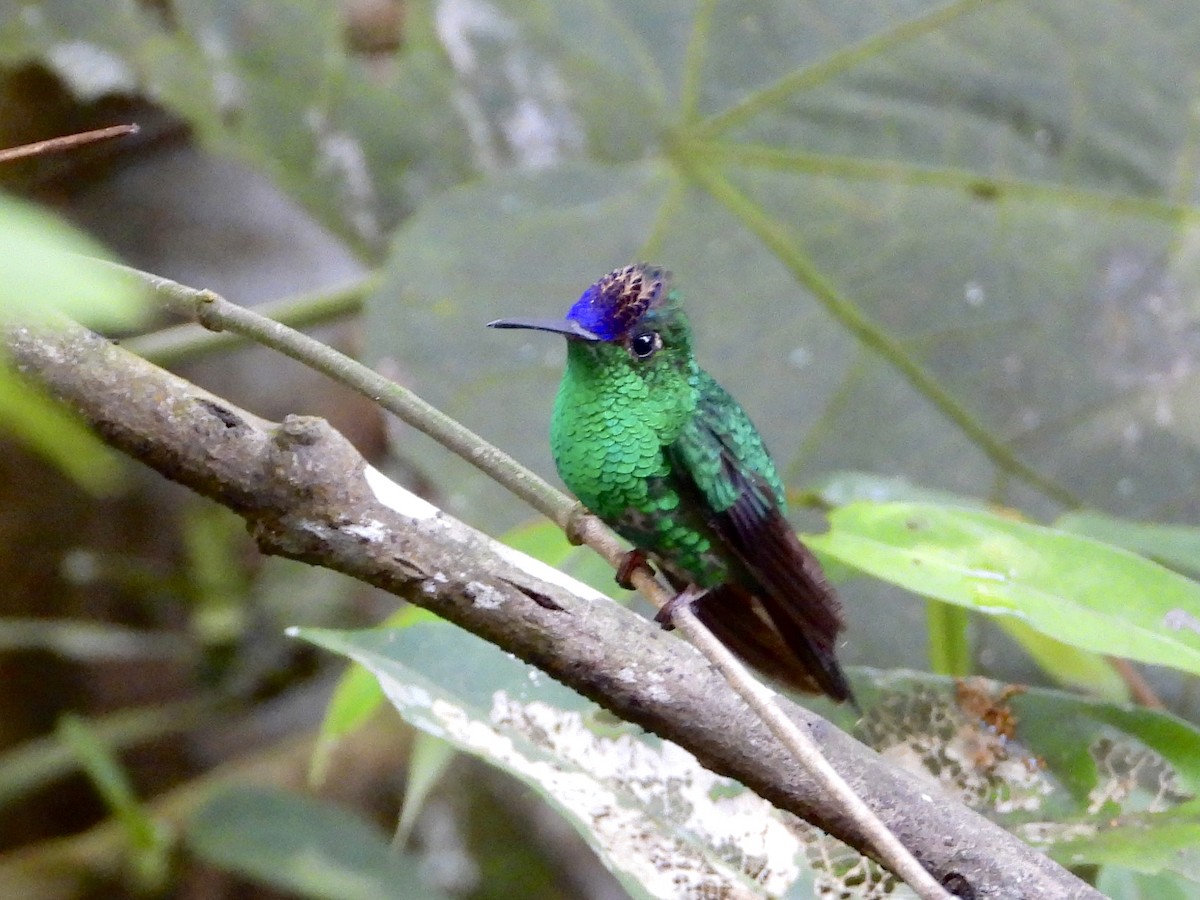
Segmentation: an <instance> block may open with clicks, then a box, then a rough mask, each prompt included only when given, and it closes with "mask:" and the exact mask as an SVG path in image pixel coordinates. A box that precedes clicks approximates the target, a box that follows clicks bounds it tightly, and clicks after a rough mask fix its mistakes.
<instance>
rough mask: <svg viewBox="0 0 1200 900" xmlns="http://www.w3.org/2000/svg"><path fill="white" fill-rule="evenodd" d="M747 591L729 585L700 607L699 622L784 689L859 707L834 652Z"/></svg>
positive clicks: (698, 604)
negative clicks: (847, 702)
mask: <svg viewBox="0 0 1200 900" xmlns="http://www.w3.org/2000/svg"><path fill="white" fill-rule="evenodd" d="M772 605H773V604H772V603H771V601H770V600H767V601H766V602H764V601H763V600H762V599H760V598H759V597H756V596H755V595H753V594H751V593H750V592H749V591H747V590H745V589H744V588H741V587H739V586H738V585H734V584H725V585H722V586H721V587H718V588H714V589H713V590H711V591H709V592H708V593H707V594H705V595H704V596H703V597H702V598H701V599H700V600H698V601H697V602H696V605H695V610H696V615H697V617H698V618H699V619H700V620H701V621H702V622H703V623H704V624H705V625H706V626H707V627H708V629H709V630H710V631H711V632H712V633H713V634H714V635H715V636H716V637H717V638H718V639H719V640H720V641H721V642H722V643H723V644H725V646H727V647H728V648H729V649H730V650H732V651H733V652H734V654H736V655H737V656H738V657H740V658H741V659H742V660H744V661H745V662H746V663H748V664H749V665H750V666H752V667H754V668H755V669H757V670H758V671H760V672H762V673H763V674H764V675H766V676H768V677H769V678H771V679H773V680H775V681H777V682H779V683H780V684H781V685H783V686H784V687H788V688H791V689H793V690H797V691H802V692H804V693H808V694H826V695H828V696H829V697H830V698H831V699H833V700H836V701H837V702H838V703H841V702H843V701H846V700H849V701H850V703H851V705H852V706H854V708H855V709H858V708H859V706H858V702H857V701H856V700H855V699H854V692H853V691H852V690H851V688H850V682H849V681H848V680H847V679H846V674H845V672H843V671H842V667H841V666H840V665H839V664H838V661H837V658H836V657H835V656H834V654H833V649H832V648H824V647H821V646H820V645H819V644H818V643H817V642H816V641H814V640H813V639H812V638H811V637H810V636H809V635H807V634H806V633H805V632H804V631H803V630H802V629H801V628H800V627H799V625H798V623H797V622H796V621H795V619H794V618H793V617H791V616H789V615H787V613H786V612H785V611H783V610H776V609H772V608H771V607H772Z"/></svg>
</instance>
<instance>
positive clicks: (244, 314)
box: [110, 264, 951, 900]
mask: <svg viewBox="0 0 1200 900" xmlns="http://www.w3.org/2000/svg"><path fill="white" fill-rule="evenodd" d="M110 265H111V264H110ZM119 268H122V269H125V270H126V271H128V272H130V273H132V274H134V275H137V276H138V277H139V278H142V279H143V280H144V281H146V282H147V283H148V284H149V285H150V286H151V287H152V288H153V289H154V291H155V293H156V294H158V295H159V296H160V297H161V298H163V300H164V301H165V302H166V304H167V305H168V306H169V307H170V308H171V309H172V310H173V311H175V312H177V313H179V314H181V315H185V316H191V317H194V318H195V319H196V320H197V321H199V322H200V324H202V325H204V326H205V327H206V328H211V329H214V330H226V329H227V330H230V331H236V332H237V333H239V334H241V335H244V336H245V337H248V338H251V339H252V340H255V341H257V342H259V343H262V344H265V345H266V346H269V347H272V348H273V349H276V350H278V351H279V352H281V353H283V354H285V355H287V356H290V357H291V358H293V359H296V360H298V361H300V362H303V363H305V364H306V365H308V366H310V367H312V368H314V369H317V370H318V371H320V372H323V373H325V374H326V375H329V376H330V377H331V378H334V379H335V380H337V381H339V382H341V383H342V384H345V385H347V386H349V387H351V388H354V389H355V390H357V391H360V392H361V393H363V394H365V395H366V396H367V397H369V398H370V399H372V400H374V401H376V402H377V403H379V404H380V405H381V406H383V407H384V408H385V409H387V410H389V411H390V412H393V413H395V414H396V415H397V416H399V417H400V418H401V419H402V420H403V421H405V422H407V423H408V424H410V425H412V426H413V427H415V428H418V429H419V430H421V431H423V432H424V433H425V434H427V435H429V436H430V437H432V438H434V440H436V441H438V442H439V443H440V444H442V446H444V447H445V448H446V449H448V450H450V451H452V452H453V453H455V454H457V455H458V456H460V457H462V458H463V459H464V460H466V461H467V462H469V463H471V464H472V465H474V466H476V467H477V468H478V469H480V470H481V471H482V472H484V473H485V474H486V475H488V476H489V477H490V478H492V479H494V480H495V481H497V482H499V483H500V484H501V485H503V486H504V487H506V488H507V489H508V490H509V491H511V492H512V493H514V494H516V495H517V496H518V497H520V498H521V499H522V500H525V501H526V502H527V503H529V504H530V505H531V506H532V507H534V508H535V509H536V510H538V511H539V512H541V513H542V514H544V515H545V516H547V517H548V518H550V519H551V520H552V521H554V522H556V523H558V525H559V526H560V527H562V528H563V529H564V530H566V531H567V533H568V536H570V537H572V538H575V539H579V540H581V541H583V542H584V543H586V544H587V545H588V546H589V547H591V548H592V549H594V550H596V551H597V552H598V553H600V555H601V556H603V557H604V558H605V559H606V560H607V561H608V562H609V563H610V564H611V565H613V566H614V567H615V566H617V565H619V564H620V561H621V559H622V557H623V556H624V551H623V550H622V548H621V545H620V544H619V542H618V541H617V539H616V537H615V536H614V535H613V533H612V532H611V531H610V530H609V529H608V528H607V526H605V525H604V524H603V522H601V521H600V520H599V519H598V518H596V517H595V516H593V515H591V514H582V513H581V507H580V506H579V504H578V503H576V502H575V501H572V500H571V499H570V498H568V497H567V496H566V495H564V494H563V493H561V492H560V491H558V490H556V489H555V488H554V487H552V486H551V485H550V484H549V483H548V482H546V481H545V480H544V479H542V478H540V477H538V476H537V475H535V474H534V473H532V472H530V471H529V470H527V469H525V468H524V467H523V466H521V465H520V464H519V463H518V462H517V461H516V460H514V459H513V458H512V457H510V456H509V455H508V454H506V453H504V452H503V451H501V450H499V449H498V448H496V447H493V446H492V445H490V444H488V443H487V442H486V441H484V440H483V438H481V437H479V436H478V435H476V434H475V433H474V432H472V431H470V430H469V429H467V428H465V427H463V426H462V425H460V424H459V423H458V422H456V421H455V420H454V419H452V418H450V417H449V416H447V415H446V414H445V413H443V412H441V410H438V409H436V408H435V407H433V406H431V405H430V404H428V403H426V402H425V401H424V400H422V399H421V398H419V397H417V396H416V395H415V394H414V393H412V392H411V391H409V390H407V389H405V388H403V387H401V386H400V385H397V384H395V383H393V382H391V381H388V380H387V379H386V378H383V377H382V376H380V375H379V374H377V373H376V372H373V371H372V370H370V369H369V368H367V367H366V366H364V365H362V364H361V363H358V362H356V361H355V360H353V359H350V358H349V357H347V356H345V355H343V354H341V353H339V352H337V351H336V350H333V349H332V348H330V347H328V346H326V345H324V344H322V343H321V342H320V341H317V340H315V339H313V338H310V337H308V336H307V335H305V334H302V333H300V332H298V331H295V330H293V329H291V328H287V327H286V326H284V325H281V324H279V323H278V322H274V321H272V320H270V319H267V318H265V317H263V316H261V315H259V314H257V313H254V312H251V311H250V310H248V309H245V308H243V307H240V306H237V305H236V304H233V303H230V302H229V301H228V300H225V299H224V298H223V297H220V296H219V295H217V294H215V293H213V292H211V291H200V290H196V289H194V288H189V287H187V286H185V285H181V284H179V283H178V282H175V281H171V280H170V279H167V278H162V277H160V276H157V275H151V274H149V273H145V272H140V271H139V270H136V269H126V267H123V266H122V267H119ZM632 581H633V583H634V585H635V586H636V587H637V588H638V589H639V590H640V591H641V592H642V593H643V594H645V595H646V596H647V597H648V598H649V599H650V600H651V602H653V603H654V604H656V605H657V606H659V607H660V608H661V607H662V606H663V605H664V604H665V603H666V602H667V601H668V600H670V599H671V596H670V594H669V593H668V592H667V591H666V590H665V589H664V588H663V587H662V585H660V584H659V583H658V581H657V580H656V579H655V578H654V577H653V575H652V574H651V572H650V571H649V570H648V569H646V568H645V567H642V568H640V569H639V570H638V571H635V572H634V573H633V576H632ZM673 621H674V622H675V624H676V626H677V627H678V628H679V630H680V631H682V632H683V633H684V634H685V635H686V636H687V637H688V639H689V640H691V642H692V643H693V644H694V645H695V646H696V647H697V648H698V649H699V650H700V651H701V652H702V653H704V654H705V656H707V657H708V659H709V660H710V662H712V664H713V665H714V666H716V668H717V669H718V670H719V671H720V672H721V673H722V674H723V675H724V676H725V678H726V680H727V681H728V682H729V683H730V685H731V686H732V687H733V688H734V690H735V691H736V692H737V693H738V694H739V695H740V696H741V697H742V699H743V700H745V701H746V703H747V704H748V705H749V706H750V707H751V708H752V709H754V710H755V712H756V713H757V714H758V715H759V716H760V717H761V718H762V720H763V722H764V723H765V724H766V726H767V727H768V728H769V729H770V730H771V732H772V733H773V734H774V735H775V736H776V737H777V738H778V739H779V740H780V741H781V742H782V743H783V744H784V746H786V747H787V748H788V749H789V751H790V752H791V753H793V754H794V756H795V757H796V759H797V760H798V761H799V762H800V763H801V764H802V765H804V766H805V767H806V768H808V769H809V771H810V772H811V773H812V774H813V776H814V777H815V778H816V779H817V780H818V781H819V782H820V783H821V784H822V785H823V786H824V787H825V788H826V789H827V790H828V791H829V792H830V793H831V794H833V795H834V796H835V797H836V798H837V799H838V800H839V802H841V803H842V804H844V806H845V809H846V810H847V811H848V812H849V814H850V815H851V817H852V818H853V819H854V820H855V822H856V824H858V826H859V827H860V828H861V829H862V830H863V832H864V834H865V835H866V836H867V837H868V839H869V841H870V843H871V846H873V847H874V848H875V850H876V852H877V853H878V854H879V858H880V859H881V860H882V861H884V862H885V864H886V865H887V866H888V867H889V868H891V869H892V870H893V871H894V872H895V873H896V874H897V875H899V876H900V877H901V878H903V879H904V880H905V881H906V882H907V883H908V884H909V886H910V887H912V888H913V889H914V890H915V891H916V892H917V893H918V895H919V896H920V897H921V898H923V900H950V897H951V895H950V894H949V893H948V892H947V891H946V889H945V888H943V887H942V886H941V885H940V884H938V882H937V881H936V880H935V879H934V878H933V876H932V875H930V874H929V873H928V872H927V871H926V870H925V869H924V868H923V867H922V866H921V864H920V863H919V862H918V861H917V860H916V859H915V858H914V857H913V856H912V854H911V853H910V852H909V851H908V849H907V848H906V847H905V846H904V845H903V844H901V843H900V841H899V840H897V839H896V837H895V836H894V835H893V834H892V833H891V831H889V830H888V828H887V826H886V825H884V824H883V822H882V821H881V820H880V819H879V817H878V816H877V815H876V814H875V813H874V812H873V811H872V810H871V809H870V808H869V807H868V806H867V805H866V804H865V803H864V802H863V801H862V799H861V798H860V797H859V796H858V794H856V793H855V792H854V790H853V789H852V788H851V787H850V786H849V785H848V784H847V783H846V781H845V780H844V779H843V778H842V777H841V775H840V774H839V773H838V772H837V771H836V770H835V769H834V768H833V767H832V766H831V765H830V764H829V762H828V760H826V759H825V757H824V756H823V755H822V754H821V751H820V749H819V747H818V746H817V745H816V743H815V742H814V741H813V739H812V737H811V736H809V735H808V734H806V733H805V732H804V730H803V729H801V728H800V727H799V726H798V725H797V724H796V723H795V722H794V721H793V720H792V719H791V718H789V717H788V716H787V715H786V714H785V713H784V712H783V710H782V709H781V708H780V707H779V706H778V705H777V704H776V703H775V702H774V696H775V695H774V694H773V693H772V692H771V691H770V690H768V689H767V688H766V687H764V686H763V685H762V684H761V683H760V682H758V681H757V680H756V679H755V678H754V677H753V676H752V675H751V674H750V673H749V672H748V671H747V670H746V668H745V667H744V666H742V665H741V663H740V662H738V661H737V660H736V659H735V658H734V657H733V656H732V654H730V653H729V651H728V650H727V649H726V648H725V647H724V645H722V644H721V643H720V641H718V640H717V639H716V638H715V637H714V636H713V635H712V633H711V632H709V631H708V629H707V628H705V627H704V625H703V624H702V623H701V622H700V620H699V619H698V618H696V616H695V615H694V614H692V613H691V612H690V611H686V612H682V614H676V615H675V616H674V618H673Z"/></svg>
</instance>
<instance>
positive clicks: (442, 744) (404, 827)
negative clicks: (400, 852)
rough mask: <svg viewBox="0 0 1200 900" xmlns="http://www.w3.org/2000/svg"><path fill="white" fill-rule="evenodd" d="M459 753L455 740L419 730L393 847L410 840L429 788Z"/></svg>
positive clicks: (403, 844)
mask: <svg viewBox="0 0 1200 900" xmlns="http://www.w3.org/2000/svg"><path fill="white" fill-rule="evenodd" d="M359 671H363V672H365V671H366V670H365V669H360V670H359ZM457 754H458V751H457V750H456V749H455V748H454V745H453V744H449V743H447V742H446V741H443V740H442V739H441V738H438V737H434V736H433V735H432V734H429V733H428V732H426V731H418V732H417V733H416V736H415V737H414V738H413V743H412V750H411V751H410V753H409V757H408V778H407V779H406V780H405V782H404V802H403V804H402V805H401V807H400V821H399V822H397V823H396V834H395V835H394V836H393V838H392V846H393V847H396V848H400V847H403V846H405V845H406V844H407V843H408V839H409V836H410V835H411V834H412V829H413V825H415V824H416V821H417V816H419V815H420V814H421V810H422V809H423V808H424V806H425V801H426V800H427V799H428V798H429V793H430V791H432V790H433V789H434V787H436V786H437V783H438V782H439V781H441V779H442V776H443V775H444V774H446V769H447V767H448V766H449V765H450V763H451V762H452V761H453V760H454V757H455V756H456V755H457Z"/></svg>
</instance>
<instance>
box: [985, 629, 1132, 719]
mask: <svg viewBox="0 0 1200 900" xmlns="http://www.w3.org/2000/svg"><path fill="white" fill-rule="evenodd" d="M996 624H997V625H999V626H1000V627H1001V628H1002V629H1003V630H1004V631H1005V632H1007V634H1008V636H1009V637H1011V638H1012V639H1013V640H1014V641H1016V642H1017V643H1018V644H1020V645H1021V646H1022V647H1023V648H1024V649H1025V652H1026V653H1028V654H1029V655H1030V656H1032V657H1033V659H1034V661H1036V662H1037V664H1038V665H1039V666H1041V667H1042V669H1043V670H1044V671H1046V672H1048V673H1049V674H1050V676H1051V677H1052V678H1053V679H1054V680H1055V681H1056V682H1058V683H1059V684H1061V685H1064V686H1066V687H1072V688H1076V689H1078V690H1082V691H1087V692H1088V693H1089V694H1091V695H1092V696H1095V697H1102V698H1103V699H1105V700H1110V701H1112V702H1114V703H1122V702H1125V701H1127V700H1129V699H1130V697H1129V685H1127V684H1126V683H1125V680H1124V679H1123V678H1121V676H1120V675H1119V674H1118V673H1117V671H1116V670H1115V669H1114V668H1113V667H1112V666H1111V665H1110V664H1109V663H1108V661H1107V660H1105V659H1104V657H1103V656H1099V655H1097V654H1095V653H1089V652H1088V651H1086V650H1080V649H1079V648H1078V647H1072V646H1070V645H1068V644H1064V643H1063V642H1062V641H1056V640H1054V638H1052V637H1047V636H1046V635H1044V634H1042V633H1041V632H1040V631H1037V630H1036V629H1034V628H1031V627H1030V626H1029V625H1026V624H1025V623H1024V622H1022V621H1021V620H1020V619H1015V618H1013V617H1012V616H1000V617H998V618H997V619H996Z"/></svg>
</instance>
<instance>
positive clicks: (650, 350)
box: [629, 331, 663, 359]
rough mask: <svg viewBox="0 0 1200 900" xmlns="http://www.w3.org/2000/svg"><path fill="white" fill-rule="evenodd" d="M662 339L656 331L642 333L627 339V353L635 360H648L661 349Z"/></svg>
mask: <svg viewBox="0 0 1200 900" xmlns="http://www.w3.org/2000/svg"><path fill="white" fill-rule="evenodd" d="M662 345H663V344H662V337H661V336H660V335H659V333H658V332H657V331H643V332H641V333H640V334H635V335H634V336H633V337H632V338H630V339H629V352H630V353H632V354H633V356H634V358H635V359H649V358H650V357H652V356H653V355H654V354H655V353H657V352H658V351H659V350H661V349H662Z"/></svg>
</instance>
